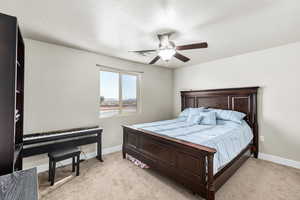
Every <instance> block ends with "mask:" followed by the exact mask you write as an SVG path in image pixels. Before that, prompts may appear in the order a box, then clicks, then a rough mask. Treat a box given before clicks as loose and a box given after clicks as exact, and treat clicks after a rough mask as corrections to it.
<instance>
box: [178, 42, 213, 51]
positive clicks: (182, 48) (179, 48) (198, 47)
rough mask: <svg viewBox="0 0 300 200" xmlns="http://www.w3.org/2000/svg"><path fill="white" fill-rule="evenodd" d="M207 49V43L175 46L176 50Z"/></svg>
mask: <svg viewBox="0 0 300 200" xmlns="http://www.w3.org/2000/svg"><path fill="white" fill-rule="evenodd" d="M207 47H208V44H207V42H202V43H195V44H187V45H181V46H177V47H176V50H188V49H202V48H207Z"/></svg>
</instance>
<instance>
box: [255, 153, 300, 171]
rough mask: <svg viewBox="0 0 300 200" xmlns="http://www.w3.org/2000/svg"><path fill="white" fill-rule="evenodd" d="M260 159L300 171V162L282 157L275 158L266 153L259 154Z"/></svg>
mask: <svg viewBox="0 0 300 200" xmlns="http://www.w3.org/2000/svg"><path fill="white" fill-rule="evenodd" d="M258 158H259V159H262V160H267V161H270V162H274V163H277V164H281V165H285V166H289V167H294V168H297V169H300V162H298V161H295V160H289V159H286V158H282V157H279V156H273V155H270V154H265V153H259V154H258Z"/></svg>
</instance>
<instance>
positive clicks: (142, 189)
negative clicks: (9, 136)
mask: <svg viewBox="0 0 300 200" xmlns="http://www.w3.org/2000/svg"><path fill="white" fill-rule="evenodd" d="M80 167H81V173H80V176H78V177H76V176H74V173H73V175H71V166H67V167H63V168H58V169H56V175H57V176H56V184H55V185H54V186H50V184H49V182H48V181H47V179H48V174H47V173H41V174H40V175H39V191H40V199H42V200H168V199H170V200H187V199H188V200H196V199H197V200H199V199H201V198H200V197H199V196H195V195H193V194H192V193H191V191H190V190H188V189H186V188H184V187H183V186H181V185H180V184H177V183H175V182H173V181H172V180H170V179H168V178H166V177H163V176H161V175H159V174H157V173H156V172H154V171H152V170H151V169H140V168H139V167H137V166H135V165H134V164H133V163H131V162H129V161H128V160H124V159H122V157H121V153H119V152H118V153H114V154H110V155H106V156H104V163H100V162H99V161H98V160H96V159H90V160H87V161H84V162H83V163H81V165H80ZM253 199H255V200H300V170H298V169H294V168H290V167H286V166H281V165H277V164H274V163H271V162H267V161H263V160H257V159H254V158H250V159H249V160H248V161H247V162H246V163H245V164H244V165H243V166H242V167H241V168H240V169H239V170H238V171H237V172H236V173H235V174H234V175H233V176H232V177H231V178H230V179H229V181H228V182H227V183H226V184H225V185H223V186H222V187H221V189H220V190H219V191H218V192H217V194H216V200H253Z"/></svg>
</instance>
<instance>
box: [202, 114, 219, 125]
mask: <svg viewBox="0 0 300 200" xmlns="http://www.w3.org/2000/svg"><path fill="white" fill-rule="evenodd" d="M200 116H201V117H202V120H201V121H200V124H203V125H217V115H216V113H215V112H213V111H210V112H201V113H200Z"/></svg>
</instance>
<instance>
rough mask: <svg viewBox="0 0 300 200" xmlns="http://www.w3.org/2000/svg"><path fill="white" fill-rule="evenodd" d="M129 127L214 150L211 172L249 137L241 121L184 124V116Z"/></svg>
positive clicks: (250, 138) (225, 161) (231, 158)
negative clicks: (214, 123)
mask: <svg viewBox="0 0 300 200" xmlns="http://www.w3.org/2000/svg"><path fill="white" fill-rule="evenodd" d="M133 126H134V127H135V128H140V129H143V130H147V131H152V132H155V133H157V134H160V135H165V136H169V137H173V138H176V139H180V140H184V141H188V142H192V143H194V144H199V145H203V146H207V147H211V148H214V149H216V150H217V152H216V153H215V155H214V174H215V173H217V172H218V171H219V170H221V169H222V168H223V167H224V166H225V165H226V164H228V163H229V162H230V161H231V160H233V159H234V158H235V157H236V156H237V155H238V154H239V153H240V152H241V151H242V150H243V149H244V148H246V146H247V145H248V144H249V143H250V142H251V140H252V138H253V133H252V130H251V128H250V127H249V125H248V124H247V122H245V121H244V120H242V122H241V124H239V123H236V122H232V121H225V120H217V125H199V124H195V123H188V122H186V119H185V118H176V119H172V120H165V121H158V122H151V123H145V124H136V125H133Z"/></svg>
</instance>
